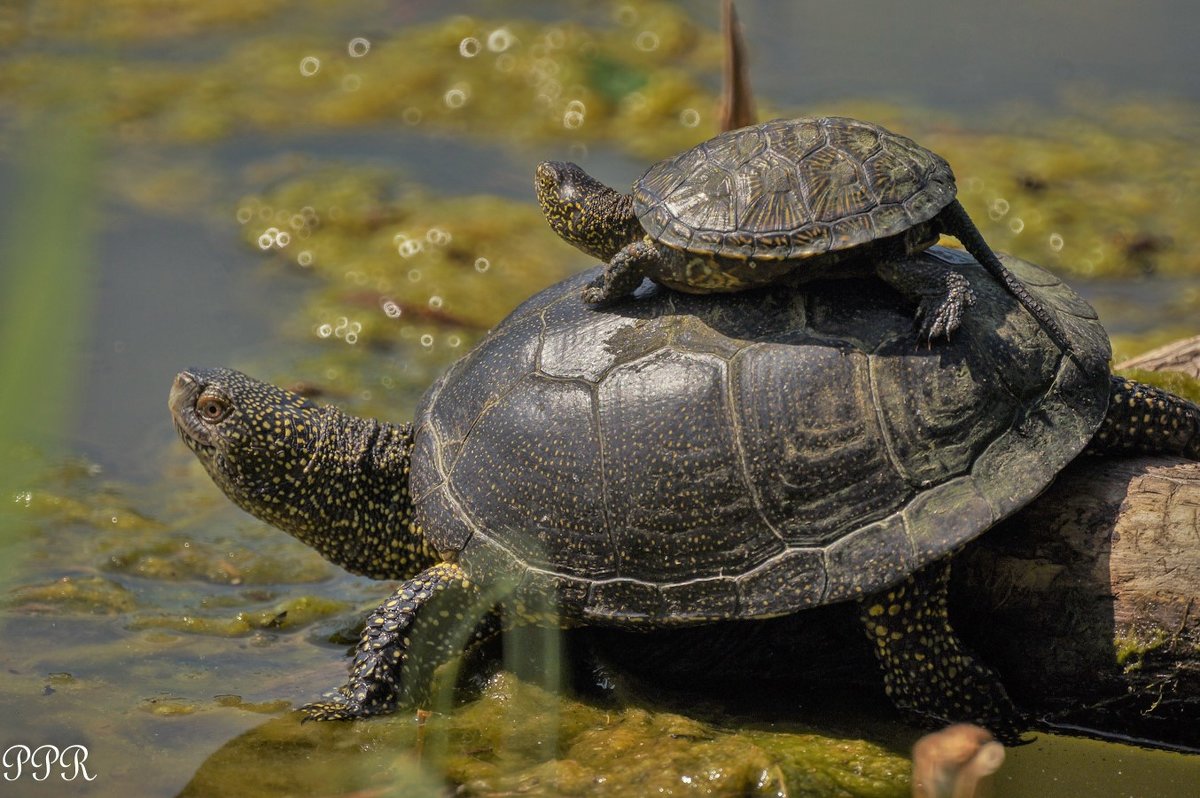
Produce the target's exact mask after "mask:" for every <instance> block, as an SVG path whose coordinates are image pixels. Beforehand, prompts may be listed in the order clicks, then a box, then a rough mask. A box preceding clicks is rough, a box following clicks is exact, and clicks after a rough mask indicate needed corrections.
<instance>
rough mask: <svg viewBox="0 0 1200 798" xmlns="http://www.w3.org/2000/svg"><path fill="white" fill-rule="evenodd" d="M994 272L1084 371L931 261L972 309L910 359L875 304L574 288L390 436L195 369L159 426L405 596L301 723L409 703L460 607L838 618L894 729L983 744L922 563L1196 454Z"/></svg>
mask: <svg viewBox="0 0 1200 798" xmlns="http://www.w3.org/2000/svg"><path fill="white" fill-rule="evenodd" d="M1007 262H1008V264H1009V267H1010V268H1012V269H1013V270H1014V271H1015V272H1016V274H1017V275H1019V276H1020V277H1021V279H1022V280H1024V281H1025V282H1026V283H1027V284H1029V285H1030V287H1031V291H1032V292H1033V293H1034V294H1035V295H1036V296H1037V298H1038V300H1039V301H1040V302H1041V303H1043V305H1044V306H1045V307H1047V308H1048V309H1050V312H1052V313H1054V314H1055V317H1056V318H1057V319H1058V321H1059V323H1060V325H1061V326H1062V329H1063V330H1064V332H1065V334H1066V335H1067V336H1068V338H1069V341H1070V342H1071V344H1072V345H1073V346H1074V347H1075V348H1076V350H1077V351H1078V352H1079V355H1080V357H1079V360H1080V361H1081V362H1083V363H1084V364H1085V365H1084V368H1083V369H1080V368H1079V367H1078V366H1077V365H1076V364H1075V363H1074V362H1073V361H1072V360H1069V359H1066V358H1064V357H1063V356H1062V354H1061V353H1060V352H1059V350H1058V349H1057V348H1056V347H1055V346H1054V345H1053V344H1052V343H1051V342H1050V341H1049V339H1048V338H1047V336H1045V335H1044V334H1043V333H1042V332H1040V331H1039V329H1038V325H1037V322H1036V321H1035V320H1034V319H1033V318H1032V317H1031V316H1029V315H1028V314H1027V313H1025V312H1023V311H1021V310H1020V309H1019V308H1018V307H1017V306H1016V304H1015V303H1014V302H1013V301H1012V299H1011V297H1009V296H1008V295H1007V294H1005V293H1004V292H1003V290H1002V289H1000V288H999V287H998V286H997V285H996V284H995V282H994V281H992V280H991V279H990V278H989V277H988V275H987V274H986V273H985V272H984V270H983V269H982V268H981V267H979V266H978V265H977V264H976V263H975V262H974V261H972V260H971V259H970V258H969V257H967V256H964V255H963V254H962V253H960V252H958V251H955V250H946V249H942V248H934V249H931V250H928V251H927V252H924V253H922V254H920V255H917V256H914V258H913V261H912V264H911V265H912V266H913V267H914V268H916V267H920V268H925V267H928V268H930V269H933V268H938V269H948V270H953V271H954V272H955V273H956V274H959V275H961V276H962V277H963V279H964V280H965V281H966V282H967V283H968V284H969V285H970V286H971V287H972V289H973V290H974V291H976V292H978V293H979V294H980V296H981V297H982V298H983V299H985V300H986V301H984V302H983V303H981V306H980V307H979V308H978V310H977V312H976V313H973V314H972V315H971V316H969V317H968V318H967V319H966V320H964V323H963V326H962V329H961V330H960V332H959V334H958V335H957V336H956V337H955V339H954V341H953V342H951V343H948V344H947V345H946V346H944V347H938V348H935V349H932V350H930V349H928V348H927V347H924V346H922V345H918V344H917V343H916V342H915V341H914V340H913V339H912V336H911V335H910V334H909V330H910V326H909V325H910V323H911V322H910V321H909V320H908V319H907V318H906V317H905V315H904V314H903V313H902V312H900V311H899V310H898V309H897V308H896V307H895V303H894V301H892V298H891V292H890V289H888V288H887V287H886V286H883V285H881V284H878V283H877V281H873V280H870V281H864V283H863V284H861V285H858V286H850V285H849V284H847V283H846V282H845V281H838V282H831V283H826V284H822V285H820V286H813V287H812V289H811V290H807V291H806V290H803V289H802V288H797V287H779V288H776V289H774V290H771V291H765V292H747V293H742V294H734V295H725V296H719V297H713V296H694V295H685V294H678V293H675V292H671V291H665V290H662V289H660V288H657V287H655V286H653V285H647V286H646V287H645V288H643V289H641V293H640V295H639V301H637V302H632V303H626V304H621V305H619V306H615V307H613V308H610V309H607V310H602V311H594V310H593V309H591V308H588V307H587V306H585V305H584V304H583V303H582V302H581V301H580V299H579V290H580V289H581V288H582V287H583V286H584V285H586V284H588V283H589V282H590V281H592V280H593V279H594V278H595V276H596V274H597V270H593V271H591V272H587V273H584V274H581V275H579V276H577V277H575V278H573V279H570V280H567V281H565V282H562V283H559V284H557V285H554V286H552V287H550V288H548V289H546V290H544V291H542V292H541V293H539V294H537V295H536V296H534V297H533V298H531V299H529V300H528V301H526V302H525V303H524V304H522V305H521V306H520V307H519V308H517V310H515V311H514V312H513V313H512V315H511V316H509V317H508V318H507V319H506V320H504V321H503V322H501V323H500V324H499V325H498V326H497V327H496V328H495V329H494V330H492V332H491V333H490V334H489V335H488V336H487V337H486V338H485V339H484V340H483V341H482V342H481V343H480V344H479V346H478V347H476V348H475V349H474V350H473V351H472V352H471V353H470V354H468V355H467V356H466V357H464V358H463V359H461V360H460V361H458V362H457V363H456V364H455V365H454V366H453V367H452V368H451V369H450V370H449V371H448V372H447V373H446V374H445V375H444V376H443V377H442V378H441V379H439V380H438V381H437V382H436V383H435V384H434V385H433V386H432V387H431V388H430V389H429V391H428V393H427V394H426V396H425V398H424V400H423V401H422V403H421V405H420V409H419V410H418V412H417V416H416V421H415V423H413V424H394V423H389V422H384V421H377V420H374V419H364V418H355V417H352V416H349V415H347V414H345V413H343V412H342V411H340V410H338V409H336V408H334V407H331V406H321V405H318V404H315V403H313V402H311V401H309V400H308V399H305V398H304V397H302V396H298V395H296V394H294V393H290V392H288V391H285V390H283V389H280V388H276V387H273V386H270V385H266V384H263V383H260V382H257V381H255V380H252V379H250V378H249V377H246V376H244V375H242V374H240V373H238V372H234V371H229V370H223V369H207V370H200V369H195V370H191V371H186V372H183V373H181V374H180V375H179V376H178V377H177V378H176V380H175V383H174V386H173V387H172V389H171V396H170V407H171V411H172V413H173V415H174V419H175V424H176V426H177V427H178V429H179V432H180V434H181V435H182V437H183V439H184V441H185V442H186V443H187V444H188V446H190V447H191V448H192V450H193V451H194V452H195V453H196V454H197V455H198V456H199V458H200V460H201V461H202V462H203V463H204V465H205V467H206V468H207V469H208V471H209V473H210V474H211V476H212V478H213V479H214V480H215V481H216V483H217V484H218V485H219V486H220V487H221V488H222V489H223V490H224V491H225V492H226V493H227V494H228V495H229V497H230V498H231V499H232V500H233V501H235V502H236V503H237V504H239V505H240V506H242V507H243V508H244V509H246V510H247V511H249V512H251V513H253V514H254V515H256V516H258V517H259V518H262V519H264V520H266V521H267V522H269V523H271V524H274V525H275V526H277V527H279V528H281V529H283V530H286V531H288V532H290V533H291V534H293V535H295V536H296V537H298V538H299V539H300V540H301V541H303V542H305V543H307V544H309V545H311V546H313V547H315V548H316V549H317V550H318V551H320V552H321V553H322V554H323V555H324V556H325V557H327V558H328V559H330V560H332V561H333V562H335V563H337V564H339V565H341V566H343V567H345V568H346V569H348V570H350V571H352V572H354V573H357V574H364V575H367V576H370V577H376V578H381V579H384V578H386V579H403V580H405V581H404V582H403V584H401V585H400V587H399V589H398V590H397V591H396V592H395V594H394V595H393V596H392V597H391V598H389V599H388V600H387V601H386V602H384V604H383V605H381V606H380V607H379V608H378V610H376V611H375V612H374V613H373V614H372V615H371V617H370V618H369V619H368V621H367V625H366V628H365V630H364V632H363V637H362V640H361V642H360V644H359V646H358V649H357V654H356V657H355V659H354V664H353V666H352V669H351V674H350V678H349V681H348V683H347V684H346V685H345V686H344V687H342V688H341V689H340V691H338V692H337V693H333V694H330V695H331V697H330V698H329V699H328V700H325V701H322V702H319V703H316V704H310V705H308V706H307V707H306V709H307V711H308V713H309V714H310V715H311V716H312V717H314V718H319V719H330V718H354V717H362V716H366V715H372V714H377V713H382V712H388V711H390V710H392V709H393V708H394V707H395V706H396V705H397V703H398V701H400V700H401V699H402V698H411V697H412V696H414V695H415V696H417V697H419V696H420V690H421V686H420V685H421V682H420V681H419V680H416V679H410V678H409V677H408V676H406V677H405V680H406V681H405V684H404V688H405V691H407V690H410V689H411V690H413V691H415V692H414V693H412V694H408V693H406V692H404V691H402V689H401V677H400V673H401V665H402V664H403V663H405V662H406V661H407V662H410V663H411V662H414V661H416V662H422V663H425V664H426V665H430V664H432V663H435V662H437V661H440V660H444V659H445V658H446V657H449V656H450V655H451V654H452V653H453V652H454V651H455V650H456V649H458V648H459V647H461V645H462V644H463V643H464V642H469V641H467V640H466V638H467V631H470V635H471V636H472V637H473V639H474V640H480V639H482V638H484V637H486V636H487V635H489V634H492V633H494V631H495V629H496V628H497V621H496V620H495V617H496V616H494V615H491V616H489V620H488V621H487V622H484V623H482V624H480V625H479V626H477V627H474V626H473V624H471V623H467V624H466V626H465V629H466V630H467V631H464V620H463V619H464V618H469V617H470V605H471V604H472V602H476V601H480V600H482V601H483V603H484V604H488V605H490V604H493V603H495V602H497V601H499V602H501V603H502V605H503V607H504V608H505V613H504V617H505V618H506V619H507V620H508V621H509V622H515V623H519V622H532V623H543V624H545V623H553V624H560V623H561V624H564V625H576V624H615V625H621V626H627V627H634V628H644V629H653V628H656V627H665V626H673V625H679V624H701V623H704V622H707V621H714V620H718V619H736V618H761V617H767V616H778V615H783V614H788V613H793V612H796V611H798V610H803V609H805V608H807V607H813V606H816V605H821V604H827V603H831V602H839V601H857V602H859V603H860V608H861V616H862V619H863V622H864V624H865V628H866V629H867V632H868V634H869V635H870V636H871V637H872V639H874V640H875V641H876V643H877V648H876V651H877V653H878V656H879V660H880V662H881V663H882V665H883V669H884V671H885V679H886V685H887V688H888V690H889V692H890V693H891V695H892V697H893V698H894V700H895V701H896V702H897V703H898V704H899V705H900V706H901V707H904V708H906V709H909V710H912V711H913V712H916V713H919V714H921V715H923V716H926V717H930V718H936V719H939V720H974V721H976V722H979V723H982V724H983V725H986V726H989V727H991V728H992V729H993V730H994V731H998V732H1000V733H1001V734H1008V733H1010V732H1013V730H1014V729H1015V728H1016V725H1015V724H1016V720H1015V718H1016V715H1015V711H1014V710H1013V708H1012V707H1011V705H1010V704H1009V702H1008V699H1007V697H1006V695H1005V692H1004V690H1003V688H1002V687H1001V686H1000V685H999V684H998V683H997V681H996V679H995V677H994V676H993V674H992V672H991V671H989V670H988V669H987V668H986V667H985V666H983V665H982V664H979V663H978V662H976V660H975V659H973V658H972V656H971V655H970V654H969V653H968V652H967V651H966V650H965V649H964V648H963V647H962V646H960V644H959V643H958V641H957V639H956V637H955V636H954V633H953V631H952V630H951V629H950V626H949V624H948V621H947V616H946V605H945V581H946V576H947V573H948V565H946V563H947V561H948V559H949V558H948V555H949V554H950V553H951V552H953V551H954V550H956V549H957V548H958V547H960V546H962V545H963V544H964V543H966V542H967V541H969V540H971V539H972V538H973V537H975V536H977V535H979V534H980V533H981V532H983V531H984V530H986V529H987V528H989V527H990V526H992V525H993V524H995V523H996V522H997V521H998V520H1000V519H1001V518H1004V517H1005V516H1007V515H1009V514H1010V513H1012V512H1014V511H1015V510H1016V509H1018V508H1019V507H1021V506H1022V505H1024V504H1026V503H1027V502H1029V501H1030V500H1031V499H1033V498H1034V497H1035V496H1037V495H1038V493H1040V492H1041V491H1042V490H1043V489H1044V488H1045V487H1046V486H1047V485H1048V484H1049V483H1050V481H1051V480H1052V479H1053V478H1054V476H1055V475H1056V474H1057V473H1058V472H1059V471H1060V470H1061V469H1062V468H1063V467H1064V466H1065V465H1066V464H1067V463H1068V462H1069V461H1070V460H1072V459H1073V458H1074V457H1075V456H1076V455H1077V454H1079V452H1080V451H1082V450H1083V449H1084V448H1085V447H1087V446H1089V444H1090V446H1091V447H1092V448H1093V449H1095V450H1097V451H1101V450H1105V451H1117V452H1121V451H1132V450H1138V451H1154V452H1171V453H1176V454H1183V455H1185V456H1188V457H1192V458H1200V408H1198V407H1196V406H1195V405H1194V404H1191V403H1190V402H1187V401H1186V400H1183V399H1180V398H1178V397H1176V396H1173V395H1171V394H1169V393H1166V392H1163V391H1160V390H1156V389H1154V388H1151V387H1147V386H1144V385H1139V384H1136V383H1133V382H1130V381H1127V380H1124V379H1121V378H1113V377H1110V375H1109V373H1108V368H1107V365H1106V363H1107V359H1108V356H1109V345H1108V339H1107V337H1106V335H1105V333H1104V330H1103V329H1102V328H1101V327H1100V324H1099V323H1098V322H1097V320H1096V316H1095V314H1094V313H1093V311H1092V309H1091V308H1090V307H1089V306H1088V305H1087V304H1086V303H1085V302H1084V301H1083V300H1082V299H1080V298H1079V297H1078V296H1077V295H1076V294H1075V293H1074V292H1072V291H1071V290H1070V289H1069V288H1067V287H1066V286H1065V285H1063V284H1062V283H1060V282H1059V281H1058V280H1056V279H1055V278H1053V277H1052V276H1050V275H1049V274H1047V273H1046V272H1044V271H1042V270H1040V269H1038V268H1037V267H1035V266H1032V265H1030V264H1028V263H1025V262H1023V261H1020V260H1017V259H1014V258H1009V259H1008V261H1007ZM498 586H504V588H505V590H501V591H499V592H496V590H494V589H496V588H498ZM505 591H507V593H508V594H507V595H506V596H503V597H501V595H500V594H501V593H504V592H505ZM481 596H486V598H484V599H481V598H480V597H481ZM548 601H549V602H551V603H552V604H553V605H554V612H551V611H549V610H547V609H545V607H546V606H547V602H548ZM422 626H424V628H425V630H426V632H425V634H424V635H417V634H414V631H413V630H414V628H416V629H417V630H418V631H419V630H420V628H421V627H422ZM472 629H473V631H471V630H472ZM456 630H457V631H458V632H459V634H457V635H455V634H454V632H455V631H456ZM418 639H423V640H425V641H427V642H426V643H425V644H423V647H421V648H419V649H416V650H414V649H413V648H412V647H413V646H417V645H418V644H417V643H416V642H415V641H417V640H418ZM405 673H406V674H407V673H409V672H408V671H405Z"/></svg>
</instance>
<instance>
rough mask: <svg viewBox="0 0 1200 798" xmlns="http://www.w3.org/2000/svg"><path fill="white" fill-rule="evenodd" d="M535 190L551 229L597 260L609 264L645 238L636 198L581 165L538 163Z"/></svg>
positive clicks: (553, 162) (556, 162) (560, 162)
mask: <svg viewBox="0 0 1200 798" xmlns="http://www.w3.org/2000/svg"><path fill="white" fill-rule="evenodd" d="M533 187H534V190H535V191H536V192H537V199H538V205H540V206H541V207H542V213H544V214H546V221H547V222H549V223H550V228H551V229H552V230H554V232H556V233H558V234H559V236H561V237H562V239H563V240H564V241H566V242H567V243H568V244H571V245H573V246H575V247H577V248H579V249H581V250H583V251H584V252H586V253H587V254H589V255H591V256H593V257H596V258H599V259H600V260H603V261H606V262H607V261H609V260H611V259H612V256H613V255H616V254H617V252H619V251H620V250H621V248H622V247H624V246H625V245H626V244H631V243H633V242H634V241H636V240H638V239H639V238H640V237H641V236H642V235H644V232H643V231H642V226H641V224H639V223H638V220H637V216H636V215H635V214H634V212H633V197H631V196H630V195H628V194H622V193H620V192H619V191H614V190H613V189H611V188H609V187H608V186H606V185H604V184H603V183H601V182H600V181H599V180H597V179H596V178H594V177H592V176H591V175H589V174H588V173H587V172H585V171H583V169H582V168H581V167H580V166H579V165H577V164H573V163H565V162H562V161H544V162H542V163H540V164H538V167H537V171H536V172H535V173H534V178H533Z"/></svg>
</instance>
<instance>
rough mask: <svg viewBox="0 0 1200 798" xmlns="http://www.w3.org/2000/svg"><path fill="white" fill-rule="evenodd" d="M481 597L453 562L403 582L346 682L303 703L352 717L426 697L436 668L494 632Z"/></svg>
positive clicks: (319, 715)
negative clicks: (486, 620)
mask: <svg viewBox="0 0 1200 798" xmlns="http://www.w3.org/2000/svg"><path fill="white" fill-rule="evenodd" d="M478 599H479V590H478V588H476V587H475V586H474V585H473V584H471V582H470V581H469V580H468V579H467V576H466V574H465V573H463V571H462V569H461V568H459V567H458V566H457V565H455V564H453V563H438V564H437V565H434V566H433V567H431V568H428V569H426V570H424V571H422V572H421V573H419V574H417V575H416V576H415V577H413V578H412V579H409V580H408V581H407V582H404V583H403V584H401V585H400V587H398V588H397V589H396V592H395V593H393V594H392V596H391V597H389V598H388V600H387V601H385V602H384V603H383V604H381V605H380V606H379V608H378V609H376V610H375V611H374V612H373V613H371V615H370V617H368V618H367V622H366V624H365V625H364V626H363V631H362V637H361V638H360V639H359V642H358V647H357V648H356V649H355V652H354V663H353V664H352V665H351V666H350V678H349V679H348V680H347V682H346V684H345V685H344V686H342V687H339V688H338V689H337V690H335V691H333V692H331V693H327V694H326V695H325V697H324V698H325V700H323V701H315V702H313V703H311V704H306V705H305V706H304V707H302V708H301V709H302V710H303V711H304V712H305V713H306V714H307V715H308V719H309V720H351V719H354V718H365V717H370V716H371V715H383V714H386V713H389V712H394V711H395V710H396V708H397V707H398V706H399V705H400V704H401V703H408V702H413V703H418V704H420V703H424V702H427V701H428V699H429V687H430V681H431V679H432V675H433V671H434V669H435V668H436V667H437V666H438V665H439V664H441V663H443V662H445V661H447V660H449V659H451V658H452V657H454V656H455V655H456V654H459V653H461V651H462V649H463V646H464V644H466V643H471V644H477V643H478V642H479V641H482V640H483V639H486V637H487V636H489V635H490V634H492V633H494V632H493V630H494V624H488V623H482V624H481V623H480V620H481V619H480V617H479V616H478V615H476V610H477V607H476V604H477V602H478ZM485 609H486V608H485ZM402 676H403V684H402V679H401V677H402Z"/></svg>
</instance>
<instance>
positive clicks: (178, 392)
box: [167, 371, 200, 418]
mask: <svg viewBox="0 0 1200 798" xmlns="http://www.w3.org/2000/svg"><path fill="white" fill-rule="evenodd" d="M199 385H200V383H199V380H197V379H196V376H195V375H194V374H192V372H190V371H181V372H179V373H178V374H176V375H175V381H174V382H172V383H171V393H170V395H169V396H168V397H167V406H168V407H170V408H171V415H173V416H175V417H176V418H178V417H179V415H180V414H181V413H183V411H184V410H185V409H186V408H187V407H188V405H190V404H191V402H192V400H193V399H194V398H195V396H196V391H197V389H198V388H199Z"/></svg>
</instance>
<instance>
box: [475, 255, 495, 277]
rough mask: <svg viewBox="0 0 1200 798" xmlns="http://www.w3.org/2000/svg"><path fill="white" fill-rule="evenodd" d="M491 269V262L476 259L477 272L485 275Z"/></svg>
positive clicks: (484, 259)
mask: <svg viewBox="0 0 1200 798" xmlns="http://www.w3.org/2000/svg"><path fill="white" fill-rule="evenodd" d="M490 268H492V262H491V261H489V260H488V259H487V258H476V259H475V271H477V272H479V273H480V274H483V273H484V272H486V271H487V270H488V269H490Z"/></svg>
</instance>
